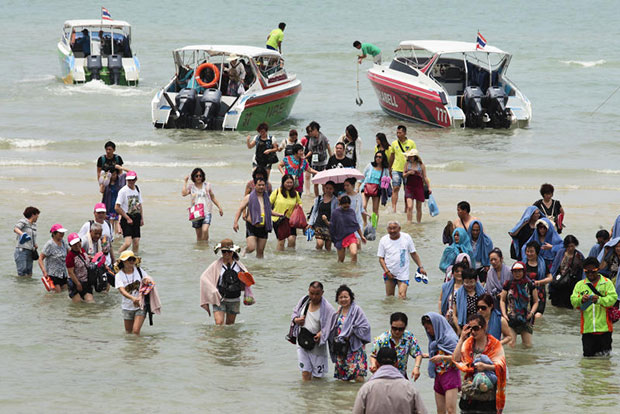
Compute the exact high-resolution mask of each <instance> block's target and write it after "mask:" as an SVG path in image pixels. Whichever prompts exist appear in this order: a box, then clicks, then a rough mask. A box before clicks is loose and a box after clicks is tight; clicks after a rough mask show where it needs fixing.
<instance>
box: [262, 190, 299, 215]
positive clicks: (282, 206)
mask: <svg viewBox="0 0 620 414" xmlns="http://www.w3.org/2000/svg"><path fill="white" fill-rule="evenodd" d="M269 201H270V202H271V205H272V206H273V208H272V211H275V212H276V213H279V214H284V212H285V211H286V217H291V214H293V209H294V208H295V205H297V204H301V197H300V196H299V193H297V196H296V197H284V196H283V195H282V193H281V192H280V189H279V188H278V189H277V190H276V191H273V192H272V193H271V196H269ZM278 220H279V219H278Z"/></svg>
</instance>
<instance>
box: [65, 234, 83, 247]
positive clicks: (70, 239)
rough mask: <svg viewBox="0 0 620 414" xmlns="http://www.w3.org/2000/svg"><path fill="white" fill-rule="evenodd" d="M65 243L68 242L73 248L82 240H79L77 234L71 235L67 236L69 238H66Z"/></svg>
mask: <svg viewBox="0 0 620 414" xmlns="http://www.w3.org/2000/svg"><path fill="white" fill-rule="evenodd" d="M67 241H68V242H69V245H70V246H73V245H75V244H77V243H79V242H81V241H82V239H80V236H78V234H77V233H71V234H70V235H69V237H67Z"/></svg>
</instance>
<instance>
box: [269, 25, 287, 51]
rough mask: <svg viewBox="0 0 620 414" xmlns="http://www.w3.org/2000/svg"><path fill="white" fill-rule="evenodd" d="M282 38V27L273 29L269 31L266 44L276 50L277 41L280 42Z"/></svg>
mask: <svg viewBox="0 0 620 414" xmlns="http://www.w3.org/2000/svg"><path fill="white" fill-rule="evenodd" d="M283 40H284V32H283V31H282V29H280V28H278V29H273V30H272V31H271V33H269V39H267V46H271V47H273V48H274V49H275V50H278V42H280V43H282V41H283Z"/></svg>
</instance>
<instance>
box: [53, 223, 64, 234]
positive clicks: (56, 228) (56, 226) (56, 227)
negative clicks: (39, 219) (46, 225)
mask: <svg viewBox="0 0 620 414" xmlns="http://www.w3.org/2000/svg"><path fill="white" fill-rule="evenodd" d="M55 231H59V232H61V233H66V232H67V229H65V228H64V227H63V226H62V224H58V223H56V224H54V225H53V226H52V227H51V228H50V233H53V232H55Z"/></svg>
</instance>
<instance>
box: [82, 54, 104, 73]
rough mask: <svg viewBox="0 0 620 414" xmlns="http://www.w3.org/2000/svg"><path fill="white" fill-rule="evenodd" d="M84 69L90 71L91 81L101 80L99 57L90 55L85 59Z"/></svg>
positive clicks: (101, 66) (101, 67)
mask: <svg viewBox="0 0 620 414" xmlns="http://www.w3.org/2000/svg"><path fill="white" fill-rule="evenodd" d="M86 68H87V69H88V70H89V71H90V74H91V78H92V79H101V69H103V65H102V64H101V56H93V55H90V56H88V57H87V58H86Z"/></svg>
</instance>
